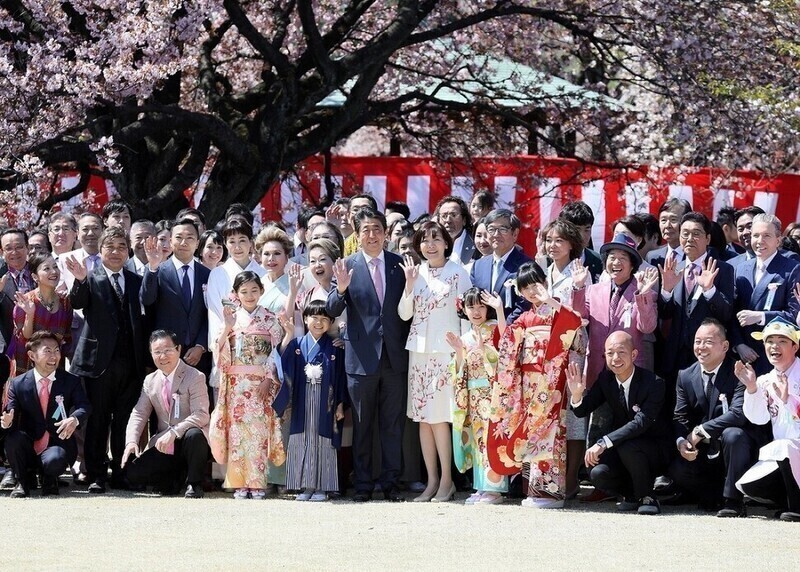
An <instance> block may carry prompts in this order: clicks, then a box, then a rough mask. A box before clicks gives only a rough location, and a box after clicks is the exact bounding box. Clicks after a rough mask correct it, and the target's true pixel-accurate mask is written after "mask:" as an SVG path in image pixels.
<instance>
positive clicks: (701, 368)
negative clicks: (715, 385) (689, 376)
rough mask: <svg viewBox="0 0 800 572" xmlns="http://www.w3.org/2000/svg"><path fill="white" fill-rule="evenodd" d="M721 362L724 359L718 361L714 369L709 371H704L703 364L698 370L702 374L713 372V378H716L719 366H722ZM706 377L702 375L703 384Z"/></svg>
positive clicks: (723, 361)
mask: <svg viewBox="0 0 800 572" xmlns="http://www.w3.org/2000/svg"><path fill="white" fill-rule="evenodd" d="M723 363H725V360H722V361H721V362H719V365H718V366H717V367H715V368H714V369H712V370H711V371H706V368H704V367H703V366H700V371H701V372H702V373H703V374H706V373H713V374H714V379H716V378H717V374H718V373H719V368H721V367H722V364H723ZM707 379H708V378H707V377H706V376H705V375H703V384H705V383H706V381H707Z"/></svg>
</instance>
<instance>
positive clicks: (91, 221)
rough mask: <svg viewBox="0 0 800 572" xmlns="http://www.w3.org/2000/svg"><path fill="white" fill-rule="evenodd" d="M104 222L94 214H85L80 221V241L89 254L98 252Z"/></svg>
mask: <svg viewBox="0 0 800 572" xmlns="http://www.w3.org/2000/svg"><path fill="white" fill-rule="evenodd" d="M102 232H103V223H102V222H101V221H100V219H99V218H97V217H94V216H84V217H82V218H81V219H80V220H79V221H78V242H80V243H81V247H82V248H83V249H84V250H85V251H86V252H88V253H89V254H97V252H98V249H99V248H100V246H99V241H100V234H101V233H102Z"/></svg>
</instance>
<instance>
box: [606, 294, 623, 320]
mask: <svg viewBox="0 0 800 572" xmlns="http://www.w3.org/2000/svg"><path fill="white" fill-rule="evenodd" d="M612 288H614V293H613V294H612V295H611V304H610V305H609V307H608V310H609V315H610V317H611V318H612V320H613V318H614V316H616V315H617V308H618V307H619V302H620V300H622V288H620V287H619V286H612Z"/></svg>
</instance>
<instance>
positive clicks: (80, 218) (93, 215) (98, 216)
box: [78, 212, 106, 227]
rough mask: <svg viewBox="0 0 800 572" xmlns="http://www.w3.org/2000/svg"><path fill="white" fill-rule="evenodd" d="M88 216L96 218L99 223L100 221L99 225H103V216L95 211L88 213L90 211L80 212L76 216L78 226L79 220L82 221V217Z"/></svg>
mask: <svg viewBox="0 0 800 572" xmlns="http://www.w3.org/2000/svg"><path fill="white" fill-rule="evenodd" d="M90 217H91V218H93V219H96V220H97V222H99V223H100V226H101V227H102V226H105V224H106V223H105V221H104V220H103V217H101V216H100V215H99V214H97V213H90V212H85V213H81V214H80V215H79V216H78V226H80V225H81V221H82V220H83V219H85V218H90Z"/></svg>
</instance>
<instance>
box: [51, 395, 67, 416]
mask: <svg viewBox="0 0 800 572" xmlns="http://www.w3.org/2000/svg"><path fill="white" fill-rule="evenodd" d="M56 404H57V405H58V407H56V411H55V413H53V419H55V420H56V421H58V420H62V421H63V420H64V419H66V418H67V410H66V409H64V396H63V395H56Z"/></svg>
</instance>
